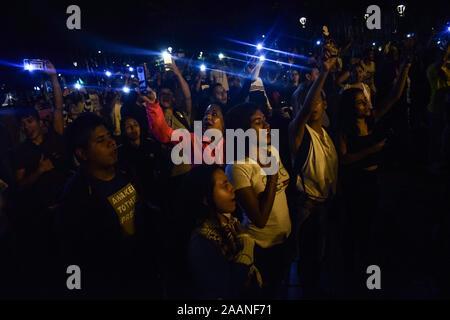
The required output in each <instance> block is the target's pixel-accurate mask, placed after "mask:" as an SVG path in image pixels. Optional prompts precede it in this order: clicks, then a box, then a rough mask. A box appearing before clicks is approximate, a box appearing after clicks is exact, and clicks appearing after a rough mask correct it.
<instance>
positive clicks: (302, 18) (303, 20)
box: [300, 17, 306, 28]
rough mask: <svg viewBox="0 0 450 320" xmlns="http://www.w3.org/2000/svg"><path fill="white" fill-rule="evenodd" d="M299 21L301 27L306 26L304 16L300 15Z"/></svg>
mask: <svg viewBox="0 0 450 320" xmlns="http://www.w3.org/2000/svg"><path fill="white" fill-rule="evenodd" d="M300 23H301V25H302V28H305V26H306V18H305V17H301V18H300Z"/></svg>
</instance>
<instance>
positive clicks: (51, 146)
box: [14, 132, 69, 208]
mask: <svg viewBox="0 0 450 320" xmlns="http://www.w3.org/2000/svg"><path fill="white" fill-rule="evenodd" d="M42 156H43V157H44V158H46V159H49V160H50V161H51V162H52V164H53V166H54V169H52V170H50V171H47V172H45V173H44V174H42V175H41V176H40V177H39V178H38V180H37V181H36V182H35V183H34V184H33V185H32V186H28V187H27V188H26V190H24V193H22V194H21V199H23V195H24V194H25V196H26V197H27V198H28V200H29V203H27V205H28V207H33V208H36V207H48V206H51V205H53V204H55V203H56V201H57V199H58V198H59V197H60V196H61V191H62V188H61V186H63V185H64V184H65V182H66V181H67V178H68V171H69V164H68V163H69V162H68V160H67V158H66V157H65V150H64V141H63V137H62V136H60V135H58V134H56V133H52V132H49V133H48V134H46V135H45V136H44V139H43V141H42V143H41V144H40V145H35V144H34V143H33V142H31V141H29V140H27V141H25V142H24V143H22V144H21V145H20V146H19V147H18V148H17V150H16V151H15V155H14V169H15V170H19V169H25V176H28V175H30V174H32V173H33V172H36V170H37V169H38V167H39V162H40V159H41V157H42Z"/></svg>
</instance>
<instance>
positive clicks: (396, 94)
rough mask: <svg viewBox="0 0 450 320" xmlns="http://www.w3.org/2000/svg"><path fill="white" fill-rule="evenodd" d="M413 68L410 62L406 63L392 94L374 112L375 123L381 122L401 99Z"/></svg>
mask: <svg viewBox="0 0 450 320" xmlns="http://www.w3.org/2000/svg"><path fill="white" fill-rule="evenodd" d="M410 67H411V63H410V62H405V63H404V64H403V65H402V68H401V70H400V75H399V77H398V78H397V80H396V81H395V83H394V87H393V88H392V91H391V92H390V94H389V96H388V97H387V98H386V99H385V100H384V101H382V102H381V103H380V105H378V106H377V107H376V108H375V109H374V111H373V115H374V117H375V122H377V121H379V120H380V119H381V118H382V117H383V116H384V115H385V114H386V112H388V111H389V109H390V108H391V107H392V106H393V105H394V103H396V102H397V101H398V99H400V97H401V96H402V92H403V89H404V88H405V84H406V78H407V77H408V72H409V68H410Z"/></svg>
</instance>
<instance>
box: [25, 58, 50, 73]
mask: <svg viewBox="0 0 450 320" xmlns="http://www.w3.org/2000/svg"><path fill="white" fill-rule="evenodd" d="M23 68H24V69H25V70H27V71H34V70H38V71H45V70H47V63H46V62H45V60H42V59H23Z"/></svg>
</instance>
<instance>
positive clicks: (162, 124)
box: [145, 101, 225, 166]
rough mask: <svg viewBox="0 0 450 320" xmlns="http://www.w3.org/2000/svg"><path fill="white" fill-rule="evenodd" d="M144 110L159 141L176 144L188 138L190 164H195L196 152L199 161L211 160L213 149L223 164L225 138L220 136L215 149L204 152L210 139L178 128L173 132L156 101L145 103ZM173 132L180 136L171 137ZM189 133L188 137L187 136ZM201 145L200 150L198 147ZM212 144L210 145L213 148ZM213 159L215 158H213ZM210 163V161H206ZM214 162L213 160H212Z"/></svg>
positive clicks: (213, 154)
mask: <svg viewBox="0 0 450 320" xmlns="http://www.w3.org/2000/svg"><path fill="white" fill-rule="evenodd" d="M145 110H146V111H147V119H148V124H149V127H150V130H151V132H152V133H153V135H154V136H155V138H156V139H157V140H158V141H159V142H161V143H168V144H172V145H173V146H176V145H178V144H179V143H182V141H183V139H184V138H186V139H190V148H191V150H190V151H191V165H192V166H194V165H197V164H196V163H195V161H194V159H195V156H196V154H197V157H198V160H200V158H199V157H201V163H207V162H205V160H206V159H210V160H213V158H214V156H215V151H216V150H218V151H219V155H218V161H217V162H218V164H220V165H221V166H225V157H224V150H225V138H222V139H220V140H219V142H218V143H217V145H216V147H215V149H213V150H212V152H211V151H209V150H207V152H206V153H204V151H205V149H207V148H208V147H209V146H210V144H212V141H211V140H210V139H209V138H208V137H205V136H203V135H202V136H199V135H197V136H196V135H195V133H193V132H187V130H184V131H183V130H178V131H176V132H175V130H174V129H173V128H171V127H169V125H168V124H167V122H166V119H165V118H164V113H163V111H162V109H161V107H160V105H159V102H158V101H156V103H148V102H146V103H145ZM174 132H175V135H179V136H180V138H179V139H178V140H176V139H173V140H172V136H173V134H174ZM188 135H189V137H188ZM200 146H201V148H202V149H201V150H200V148H199V147H200ZM213 147H214V146H211V148H213ZM183 148H184V149H185V148H187V146H184V147H183ZM209 155H211V158H212V159H211V158H210V156H209ZM214 160H215V159H214ZM208 162H209V163H211V161H208ZM212 162H213V163H215V161H212Z"/></svg>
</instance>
